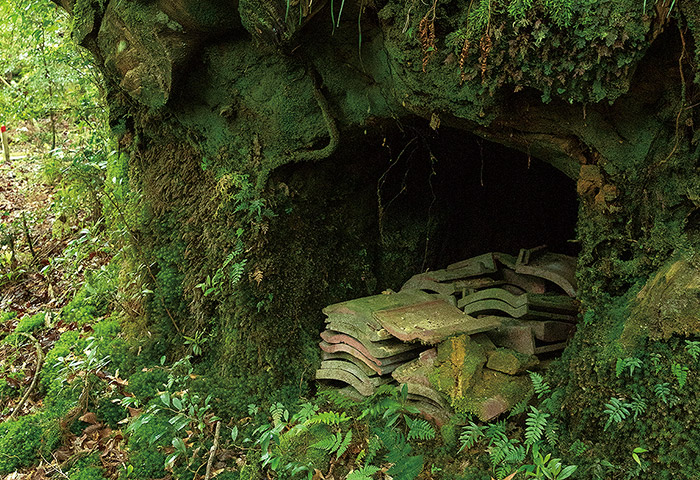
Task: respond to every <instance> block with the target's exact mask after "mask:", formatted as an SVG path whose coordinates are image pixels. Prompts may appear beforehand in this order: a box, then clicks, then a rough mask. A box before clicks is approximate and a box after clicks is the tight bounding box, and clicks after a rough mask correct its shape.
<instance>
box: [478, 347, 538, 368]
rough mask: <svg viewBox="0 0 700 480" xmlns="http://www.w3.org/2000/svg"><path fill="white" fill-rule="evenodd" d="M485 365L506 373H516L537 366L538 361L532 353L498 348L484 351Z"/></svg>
mask: <svg viewBox="0 0 700 480" xmlns="http://www.w3.org/2000/svg"><path fill="white" fill-rule="evenodd" d="M486 356H487V358H488V361H487V362H486V367H487V368H490V369H491V370H496V371H497V372H501V373H507V374H508V375H518V374H521V373H524V372H525V371H526V370H529V369H531V368H533V367H535V366H537V365H538V364H539V363H540V361H539V360H538V359H537V357H535V356H534V355H526V354H523V353H519V352H516V351H515V350H511V349H509V348H498V349H496V350H492V351H490V352H487V353H486Z"/></svg>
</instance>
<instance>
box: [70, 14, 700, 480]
mask: <svg viewBox="0 0 700 480" xmlns="http://www.w3.org/2000/svg"><path fill="white" fill-rule="evenodd" d="M62 3H63V6H64V7H65V8H67V9H68V10H69V11H70V12H71V13H72V14H73V19H74V20H73V21H74V37H75V38H76V40H77V41H79V42H81V43H82V44H83V45H84V46H86V47H87V48H88V49H90V50H91V51H92V52H93V53H94V54H95V57H96V59H97V62H98V64H99V66H100V67H101V68H102V70H103V72H104V74H105V76H106V78H107V81H108V84H109V86H110V97H109V102H110V108H111V124H112V128H113V130H114V133H115V134H116V135H117V136H118V137H119V139H120V145H121V147H122V148H123V149H124V150H127V151H129V152H130V154H131V160H130V170H131V177H132V178H131V181H132V185H133V186H134V191H135V192H137V193H138V195H139V201H138V207H137V209H138V211H136V212H133V213H134V222H135V224H134V225H133V226H132V227H133V229H134V230H135V233H136V236H137V237H138V240H137V242H136V243H137V244H138V248H137V252H138V254H139V256H140V257H141V261H142V262H143V263H144V264H148V265H149V266H150V267H149V269H147V270H148V272H146V273H144V274H143V276H142V281H143V282H144V283H145V284H148V285H149V289H150V290H152V291H153V292H154V293H153V294H152V296H151V297H150V299H149V300H148V301H147V319H146V322H145V323H143V322H142V323H139V325H140V326H139V327H137V326H136V323H137V322H134V326H133V327H132V328H133V329H137V328H141V329H147V330H148V331H150V332H151V333H153V334H154V335H153V336H152V337H147V336H144V338H151V339H155V340H157V341H154V340H150V341H151V342H152V345H151V346H152V347H153V348H154V349H155V350H156V351H159V349H160V351H170V352H173V353H172V354H173V355H175V354H176V353H174V352H177V348H181V346H182V343H183V341H182V339H183V337H182V336H183V335H184V336H188V337H194V336H195V335H196V333H197V332H207V333H208V334H211V337H210V340H209V341H208V342H206V343H205V344H204V347H205V349H204V351H205V355H204V360H203V364H204V365H208V367H209V368H210V369H211V371H212V372H216V373H217V375H216V376H215V377H214V378H217V379H218V388H220V389H222V390H225V392H226V394H225V395H219V397H220V398H222V399H224V400H223V401H224V402H228V404H227V405H221V406H220V407H226V408H228V409H230V410H231V411H239V410H241V409H242V408H244V406H245V405H246V404H247V403H249V399H250V397H251V396H252V397H258V396H265V397H266V398H267V399H270V400H274V399H276V398H285V397H296V396H298V395H299V394H300V393H304V392H306V391H307V390H308V389H309V388H310V385H311V383H310V380H311V378H312V372H313V370H314V365H315V362H317V356H318V352H317V336H318V333H319V331H320V329H321V325H322V316H321V314H320V309H321V308H322V307H323V306H325V305H326V304H329V303H331V302H336V301H340V300H344V299H348V298H352V297H358V296H363V295H367V294H372V293H377V292H379V291H381V290H382V289H385V288H396V287H398V286H399V285H400V283H401V282H402V281H403V280H405V279H406V278H407V277H408V276H409V275H410V274H412V273H416V272H417V271H419V270H421V269H424V268H427V267H434V268H436V267H441V266H443V265H444V263H443V262H445V261H446V260H449V259H452V260H455V259H458V258H450V255H452V257H455V256H457V257H458V256H462V258H466V257H467V256H469V255H474V254H479V253H483V251H486V249H488V250H496V249H497V248H511V249H512V248H517V246H516V245H513V244H512V243H514V242H515V243H517V241H519V240H522V241H523V242H537V241H553V242H556V240H552V239H550V238H549V237H547V233H546V232H551V231H555V230H556V229H557V228H558V225H561V224H562V223H566V221H567V220H566V219H564V218H557V217H558V216H559V215H561V213H560V212H557V211H555V210H552V211H548V214H547V215H544V216H543V217H542V223H541V226H540V227H539V229H540V230H539V232H538V233H537V234H533V235H532V236H529V237H528V236H527V235H524V236H522V237H517V236H516V237H517V238H516V237H512V235H511V234H510V232H509V231H508V228H507V226H504V225H500V226H496V227H493V226H490V227H488V228H491V229H492V230H488V228H486V227H484V226H483V225H484V222H486V220H484V219H483V218H482V219H481V220H480V219H479V218H478V217H479V215H484V214H483V213H479V212H488V209H485V210H483V208H485V207H483V205H482V207H479V208H482V210H481V211H475V210H474V209H476V208H477V206H478V205H479V202H480V201H482V200H483V198H482V197H483V195H482V194H481V193H480V192H484V191H485V190H483V191H482V190H479V189H480V188H484V171H485V170H486V171H488V170H489V168H491V166H492V165H495V163H494V164H491V163H488V159H489V156H488V154H485V153H484V151H487V152H488V151H496V152H500V153H499V154H498V155H497V156H498V158H500V160H498V161H500V162H501V166H500V167H498V168H499V170H498V172H497V174H496V175H495V176H494V177H493V178H490V179H489V182H492V183H489V186H491V185H494V187H495V188H496V189H497V188H499V187H500V186H504V188H503V194H502V197H503V199H499V197H498V196H494V197H492V198H490V199H489V202H496V203H498V202H501V201H504V202H506V201H507V198H508V197H510V196H511V194H510V193H509V190H508V189H506V188H505V186H506V185H508V186H510V187H512V185H515V184H512V185H511V184H508V183H507V182H508V181H509V180H505V179H506V178H511V177H512V178H525V177H526V176H527V175H529V172H530V171H531V170H529V167H530V161H531V160H532V162H533V165H534V164H537V163H538V162H545V163H547V164H549V165H551V166H553V167H554V168H556V169H557V170H559V171H560V172H562V173H561V174H559V172H556V171H555V170H551V172H550V173H549V174H548V175H550V177H547V176H546V175H545V177H543V178H551V179H552V180H551V181H552V183H557V184H560V185H567V180H566V177H568V178H569V179H570V180H569V183H568V186H566V187H557V188H560V190H555V192H556V194H555V196H554V197H553V199H550V200H548V201H547V202H546V203H557V198H559V197H561V202H562V203H565V201H564V196H565V195H566V194H565V193H563V192H564V190H568V191H571V192H572V195H573V191H574V190H576V192H577V194H578V199H579V202H578V203H579V206H578V221H577V233H576V242H578V243H577V245H578V250H579V251H580V253H579V270H578V277H579V287H580V298H581V300H582V305H583V310H582V317H581V318H582V320H581V322H580V326H579V329H578V332H577V334H576V337H575V339H574V340H573V341H572V343H571V345H570V346H569V347H568V348H567V350H566V352H565V354H564V357H563V360H562V362H560V364H559V365H558V368H556V369H555V370H554V373H553V377H554V378H555V380H556V382H557V384H558V386H560V387H562V389H561V390H560V392H562V393H561V397H560V402H561V406H562V409H563V410H564V411H565V412H566V415H567V418H568V420H567V421H568V424H567V426H566V435H565V437H566V440H567V441H569V442H570V443H571V442H573V440H574V439H579V440H582V441H584V442H588V444H589V445H592V451H594V452H595V453H596V454H600V455H601V458H616V459H617V460H618V462H619V463H621V464H623V465H627V466H628V467H630V468H631V466H633V464H632V462H631V449H630V448H629V446H630V445H637V444H639V445H642V444H643V445H644V446H645V447H646V448H647V449H649V450H650V452H649V454H648V456H649V458H650V461H652V467H651V470H649V471H648V472H647V475H649V478H662V477H658V476H654V475H658V474H660V473H659V472H672V471H674V470H675V471H682V472H684V475H687V478H690V476H692V475H691V472H697V469H698V467H700V463H699V462H700V439H699V438H698V436H699V435H698V431H697V428H696V426H697V424H698V423H699V422H700V413H699V411H698V401H697V398H698V394H700V390H698V389H699V388H700V387H698V385H700V382H698V375H699V370H698V365H697V362H696V359H694V358H693V357H692V356H691V355H690V353H689V351H688V349H687V348H686V346H687V345H686V343H685V341H686V340H693V339H695V340H697V336H698V335H700V319H699V317H700V305H699V304H698V298H699V297H698V295H700V280H699V278H698V276H699V274H698V271H699V269H700V213H699V212H700V210H699V208H698V207H700V168H699V166H698V158H699V157H700V152H698V135H697V131H696V128H695V123H694V122H697V121H698V120H699V119H698V116H697V113H696V112H697V108H696V105H697V102H698V101H699V95H698V85H697V83H695V82H694V77H695V75H696V72H695V71H694V70H693V66H694V65H695V64H696V61H697V57H696V56H695V52H696V49H698V48H700V47H697V45H699V43H698V42H700V9H699V7H698V4H697V3H696V2H694V1H692V0H683V1H679V2H671V4H672V5H671V4H669V2H664V1H658V2H656V3H655V2H646V3H644V2H641V1H637V0H625V1H618V0H614V1H613V0H599V1H597V2H575V1H572V2H537V1H536V2H502V1H499V0H481V1H475V2H458V1H454V0H453V1H448V0H445V1H440V2H435V3H433V4H432V5H428V6H426V4H425V3H422V2H419V1H408V2H404V1H394V0H379V1H376V2H364V1H363V2H361V3H357V2H347V3H345V4H344V7H341V6H340V2H335V5H333V4H332V3H331V4H324V3H322V2H321V3H316V2H313V4H311V2H305V0H301V1H300V2H292V3H291V4H287V3H285V2H279V1H277V0H240V2H239V4H238V9H237V10H236V9H234V8H232V3H231V2H229V1H227V2H223V1H218V0H208V1H207V2H195V1H189V0H177V1H176V0H159V1H157V2H156V1H153V2H146V1H140V0H139V1H132V2H123V1H117V0H111V1H92V2H91V1H88V0H76V1H75V2H72V1H70V0H64V1H63V2H62ZM332 8H333V9H334V10H332ZM339 8H341V9H342V11H339ZM669 9H670V11H669ZM334 23H335V25H334ZM497 144H500V145H497ZM503 146H505V147H508V148H509V149H512V150H507V149H504V147H503ZM506 157H508V158H510V160H509V159H508V158H506ZM504 159H505V160H504ZM494 162H496V160H494ZM509 162H511V163H509ZM496 163H497V162H496ZM541 165H542V164H541V163H540V167H537V168H541ZM494 168H496V167H494ZM532 168H535V167H532ZM441 169H442V170H441ZM460 169H461V170H460ZM456 171H460V172H461V174H462V175H464V178H470V179H471V180H468V181H473V183H472V184H468V181H465V182H467V183H465V192H466V193H465V195H472V196H471V197H464V198H468V199H469V201H465V202H464V205H463V208H462V210H461V212H462V213H460V214H459V215H454V214H448V213H447V212H448V210H449V206H450V204H453V203H454V201H455V198H456V197H454V196H451V195H452V193H450V189H455V188H460V187H459V185H455V184H454V182H453V183H450V182H449V181H446V180H441V179H445V178H449V177H450V175H454V174H455V173H454V172H456ZM441 175H442V176H441ZM469 175H471V177H470V176H469ZM509 175H510V176H511V177H509ZM559 176H561V177H562V178H559ZM501 181H502V182H504V183H499V182H501ZM546 183H547V180H545V181H544V183H542V184H541V185H540V184H538V186H537V187H536V188H532V189H531V190H527V188H526V187H523V188H525V192H526V193H525V195H524V196H523V200H522V201H519V202H518V203H524V204H526V203H527V202H528V200H527V199H528V198H531V197H533V196H535V195H538V194H539V192H540V190H543V189H547V188H548V186H547V185H546ZM467 186H468V188H467ZM441 189H442V190H441ZM472 206H474V207H472ZM509 208H511V207H509ZM512 208H516V206H515V205H514V206H512ZM538 208H539V207H537V205H535V204H533V205H532V206H531V210H530V213H531V214H532V215H533V216H536V215H537V214H538V213H537V212H538V211H539V210H537V209H538ZM518 215H520V214H518ZM518 215H514V216H513V217H504V218H506V220H504V221H505V222H509V223H508V225H511V224H512V225H517V216H518ZM459 218H461V219H463V220H464V222H465V223H467V224H468V225H469V226H470V232H471V233H470V235H465V236H464V237H461V239H460V240H463V242H462V243H461V244H460V245H461V246H460V248H458V249H455V248H453V246H446V245H448V244H450V241H451V240H450V239H451V237H450V232H453V231H454V229H455V228H461V227H455V225H456V223H455V222H456V220H455V219H459ZM469 222H471V223H469ZM480 229H481V230H480ZM494 229H495V230H494ZM499 229H501V230H499ZM515 230H518V229H515ZM523 230H524V227H522V228H521V227H519V231H521V233H522V231H523ZM544 231H546V232H545V233H542V232H544ZM486 232H489V233H488V235H489V236H488V238H490V239H491V240H489V242H485V241H484V238H486V237H487V233H486ZM499 232H500V233H499ZM562 235H564V236H565V235H566V233H564V234H562ZM510 237H512V238H514V239H515V240H514V241H513V242H511V243H508V241H507V238H510ZM465 238H466V240H464V239H465ZM558 239H559V240H562V236H561V235H560V236H559V237H558ZM453 240H454V239H453ZM516 240H517V241H516ZM563 240H566V238H563ZM499 242H501V243H499ZM453 243H454V242H453ZM563 244H566V242H565V241H564V242H563ZM491 245H492V246H493V248H489V246H491ZM520 246H522V247H531V246H534V245H532V244H530V245H520ZM446 252H448V253H446ZM511 253H512V252H511ZM645 285H646V286H645ZM140 331H143V330H140ZM169 349H175V350H169ZM631 358H638V359H640V360H641V362H642V364H643V367H642V368H637V369H633V370H632V371H631V372H630V369H625V368H623V367H624V365H627V363H625V362H626V361H627V360H626V359H631ZM628 363H629V362H628ZM685 367H688V370H683V369H684V368H685ZM683 371H685V372H686V373H685V375H687V379H686V378H684V377H683V375H684V374H683V373H682V372H683ZM664 389H665V390H664ZM611 398H619V399H623V400H625V401H628V402H633V401H634V399H635V398H639V399H643V401H644V402H645V403H646V406H647V408H646V411H645V412H644V413H640V414H639V415H638V418H637V421H636V422H629V423H625V424H624V425H623V426H620V427H617V428H615V427H611V428H610V429H608V430H607V431H605V432H604V431H603V427H604V425H605V423H606V419H607V414H605V413H604V410H605V406H604V405H605V403H607V402H609V400H610V399H611ZM628 450H630V451H628ZM603 471H605V470H604V466H603V465H601V466H600V470H599V471H596V470H595V468H593V467H592V469H591V470H589V471H588V473H587V475H588V476H592V477H593V476H595V475H597V474H599V473H600V472H603ZM649 472H651V473H649ZM624 474H625V472H621V471H618V472H617V473H615V474H614V475H616V476H619V477H620V478H623V477H624ZM693 474H695V473H693ZM601 475H602V473H601ZM668 475H671V474H670V473H669V474H668ZM668 475H667V476H668ZM640 478H641V477H640ZM668 478H671V477H670V476H669V477H668Z"/></svg>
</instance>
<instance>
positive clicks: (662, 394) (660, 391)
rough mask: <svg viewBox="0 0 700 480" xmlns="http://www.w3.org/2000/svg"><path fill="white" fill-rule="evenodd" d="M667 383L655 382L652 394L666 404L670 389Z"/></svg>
mask: <svg viewBox="0 0 700 480" xmlns="http://www.w3.org/2000/svg"><path fill="white" fill-rule="evenodd" d="M668 385H669V384H668V383H657V384H656V385H655V386H654V395H656V397H657V398H659V399H661V401H662V402H664V403H665V404H666V405H668V397H669V396H670V395H671V389H670V388H668Z"/></svg>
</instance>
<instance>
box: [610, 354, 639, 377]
mask: <svg viewBox="0 0 700 480" xmlns="http://www.w3.org/2000/svg"><path fill="white" fill-rule="evenodd" d="M642 365H643V363H642V361H641V360H640V359H638V358H634V357H628V358H618V359H617V363H616V364H615V376H616V377H617V378H620V375H622V372H624V371H625V369H626V368H628V369H629V371H630V377H631V376H632V375H633V374H634V369H635V368H642Z"/></svg>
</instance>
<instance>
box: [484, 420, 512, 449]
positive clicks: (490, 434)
mask: <svg viewBox="0 0 700 480" xmlns="http://www.w3.org/2000/svg"><path fill="white" fill-rule="evenodd" d="M486 437H487V438H488V439H489V445H493V444H494V443H495V442H506V441H508V435H507V434H506V421H505V420H499V421H498V422H496V423H489V424H488V425H486Z"/></svg>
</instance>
